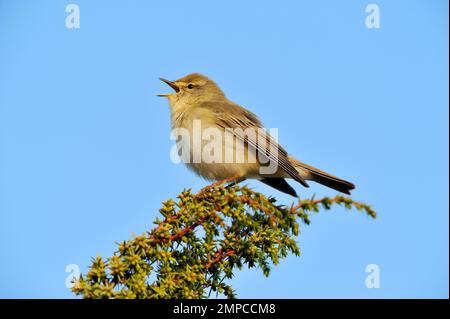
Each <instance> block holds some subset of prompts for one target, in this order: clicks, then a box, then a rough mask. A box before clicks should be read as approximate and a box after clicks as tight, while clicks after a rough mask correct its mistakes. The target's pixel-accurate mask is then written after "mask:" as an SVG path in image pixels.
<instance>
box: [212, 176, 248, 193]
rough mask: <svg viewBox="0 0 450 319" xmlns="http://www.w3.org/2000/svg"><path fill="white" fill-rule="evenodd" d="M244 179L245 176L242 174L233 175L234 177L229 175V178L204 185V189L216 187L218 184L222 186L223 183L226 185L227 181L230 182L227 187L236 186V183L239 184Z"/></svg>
mask: <svg viewBox="0 0 450 319" xmlns="http://www.w3.org/2000/svg"><path fill="white" fill-rule="evenodd" d="M242 181H245V178H244V177H242V176H232V177H229V178H226V179H223V180H220V181H217V182H214V183H212V184H210V185H208V186H206V187H204V188H203V190H206V189H210V188H215V187H217V186H221V185H224V184H227V183H229V184H228V185H226V187H232V186H234V185H236V184H239V183H240V182H242Z"/></svg>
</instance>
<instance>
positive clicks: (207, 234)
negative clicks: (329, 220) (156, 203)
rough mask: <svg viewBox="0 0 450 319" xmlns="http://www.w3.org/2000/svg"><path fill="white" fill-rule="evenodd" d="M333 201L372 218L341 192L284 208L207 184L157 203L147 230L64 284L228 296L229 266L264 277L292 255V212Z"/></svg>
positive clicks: (80, 288)
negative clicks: (157, 213)
mask: <svg viewBox="0 0 450 319" xmlns="http://www.w3.org/2000/svg"><path fill="white" fill-rule="evenodd" d="M333 204H338V205H343V206H344V207H345V208H347V209H350V208H351V207H355V208H356V209H357V210H359V211H364V212H365V213H366V214H368V215H369V216H371V217H373V218H375V217H376V214H375V212H374V211H373V210H372V209H371V208H370V206H368V205H366V204H363V203H359V202H355V201H353V200H352V199H351V198H349V197H344V196H336V197H334V198H328V197H325V198H322V199H319V200H315V199H305V200H300V201H299V202H298V204H296V205H295V206H291V207H286V206H282V205H281V206H280V205H277V204H276V200H275V199H274V198H267V197H265V196H264V195H262V194H260V193H257V192H254V191H252V190H251V189H249V188H248V187H246V186H242V187H241V186H238V185H235V186H224V185H223V184H217V183H216V184H213V185H210V186H208V187H206V188H204V189H202V190H201V191H200V192H198V193H197V194H192V193H191V191H190V190H186V191H184V192H182V193H181V194H180V195H179V196H178V201H177V202H175V201H173V200H171V199H170V200H168V201H166V202H164V203H163V207H162V208H161V209H160V213H161V215H162V217H163V218H162V219H157V220H156V221H155V224H156V225H157V226H156V228H155V229H153V230H151V231H149V232H146V233H144V234H142V235H140V236H135V237H134V238H133V239H131V240H128V241H124V242H123V243H120V244H119V249H118V251H117V252H116V253H115V254H114V256H112V257H111V258H109V259H106V260H104V259H102V258H101V257H96V258H95V259H93V261H92V265H91V266H90V269H89V271H88V272H87V274H86V275H84V276H81V277H80V278H79V279H78V280H77V281H75V285H74V286H73V288H72V290H73V292H75V293H76V294H77V295H81V296H83V297H84V298H206V297H208V295H209V294H210V293H211V292H215V293H220V294H224V295H225V296H226V297H228V298H234V297H235V292H234V291H233V289H232V287H231V286H230V285H228V284H227V283H226V279H229V278H232V277H233V272H234V271H235V269H236V268H238V269H241V268H242V266H244V265H247V266H248V267H250V268H252V267H259V268H260V269H262V271H263V273H264V275H265V276H268V275H269V273H270V269H271V268H270V267H271V265H277V264H278V263H279V261H280V259H281V258H284V257H286V256H287V255H288V254H289V253H292V254H294V255H297V256H298V255H300V250H299V248H298V246H297V243H296V241H295V238H296V236H297V235H298V233H299V222H298V221H297V218H298V219H299V220H300V221H301V222H303V223H305V224H309V218H308V215H309V212H318V211H319V209H320V208H323V209H326V210H328V209H330V208H331V206H332V205H333Z"/></svg>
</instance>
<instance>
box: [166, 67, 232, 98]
mask: <svg viewBox="0 0 450 319" xmlns="http://www.w3.org/2000/svg"><path fill="white" fill-rule="evenodd" d="M160 80H161V81H163V82H165V83H166V84H167V85H169V86H170V87H171V88H172V89H173V90H174V91H175V92H174V93H166V94H158V96H162V97H167V98H168V99H169V102H170V104H171V105H173V104H175V103H177V102H179V101H183V102H185V103H195V102H201V101H211V100H216V99H220V98H222V99H223V98H224V97H225V95H224V93H223V92H222V90H221V89H220V88H219V86H218V85H217V84H216V83H215V82H214V81H213V80H211V79H209V78H208V77H206V76H204V75H202V74H199V73H192V74H189V75H186V76H184V77H182V78H180V79H178V80H175V81H169V80H166V79H163V78H160Z"/></svg>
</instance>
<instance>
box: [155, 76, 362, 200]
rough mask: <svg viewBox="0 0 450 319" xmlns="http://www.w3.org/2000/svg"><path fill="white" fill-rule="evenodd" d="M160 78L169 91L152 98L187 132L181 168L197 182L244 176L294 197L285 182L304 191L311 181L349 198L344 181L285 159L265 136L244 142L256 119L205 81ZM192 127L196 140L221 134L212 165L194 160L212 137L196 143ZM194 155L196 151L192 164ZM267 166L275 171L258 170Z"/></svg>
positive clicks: (181, 149)
mask: <svg viewBox="0 0 450 319" xmlns="http://www.w3.org/2000/svg"><path fill="white" fill-rule="evenodd" d="M160 79H161V81H163V82H165V83H167V84H168V85H169V86H170V87H171V88H172V89H174V90H175V92H174V93H171V94H158V96H163V97H167V98H168V100H169V104H170V113H171V121H172V128H173V129H182V130H184V132H187V133H188V134H187V136H188V137H187V138H186V135H184V138H179V139H178V140H177V146H178V151H179V153H181V154H180V155H181V157H182V158H183V161H184V162H185V163H186V165H187V166H188V167H189V168H190V169H192V170H193V171H194V172H195V173H197V174H198V175H200V176H202V177H203V178H205V179H207V180H212V181H219V180H227V181H234V182H236V183H238V182H241V181H243V180H245V179H247V178H253V179H258V180H260V181H261V182H263V183H265V184H267V185H269V186H271V187H273V188H276V189H277V190H279V191H281V192H284V193H287V194H290V195H292V196H297V194H296V192H295V190H294V189H293V188H292V187H291V186H290V185H289V184H288V183H287V182H286V180H285V178H291V179H294V180H295V181H297V182H299V183H300V184H302V185H303V186H305V187H309V186H308V184H307V182H306V181H308V180H311V181H315V182H317V183H320V184H322V185H325V186H328V187H330V188H332V189H335V190H337V191H339V192H342V193H345V194H350V190H352V189H354V188H355V185H353V184H352V183H350V182H347V181H345V180H343V179H340V178H338V177H336V176H333V175H331V174H328V173H326V172H324V171H321V170H319V169H317V168H315V167H313V166H310V165H307V164H305V163H302V162H300V161H298V160H296V159H295V158H293V157H292V156H289V155H288V153H287V152H286V151H285V150H284V149H283V148H282V147H281V146H280V145H279V144H278V143H277V142H276V141H275V139H274V138H273V137H271V136H270V135H269V134H268V133H265V134H266V135H264V134H263V139H262V140H261V139H259V135H258V138H249V136H248V135H246V134H245V133H243V131H245V132H247V130H252V129H253V130H255V132H260V131H263V132H266V131H265V130H263V126H262V124H261V122H260V120H259V119H258V117H257V116H256V115H255V114H253V113H252V112H250V111H248V110H246V109H245V108H243V107H241V106H239V105H237V104H236V103H234V102H232V101H230V100H228V99H227V97H226V96H225V94H224V93H223V92H222V90H221V89H220V88H219V86H218V85H217V84H216V83H215V82H214V81H212V80H210V79H209V78H208V77H206V76H204V75H201V74H198V73H193V74H189V75H187V76H185V77H182V78H180V79H178V80H176V81H169V80H166V79H163V78H160ZM196 121H197V122H196ZM196 123H198V124H199V125H201V127H200V128H199V125H197V124H196ZM196 129H200V136H203V137H204V135H205V133H208V132H209V131H214V132H222V133H221V136H217V134H216V135H215V139H214V140H215V141H216V142H217V143H219V147H218V148H217V147H216V149H215V150H214V152H215V153H216V154H214V155H213V160H212V161H211V160H201V159H202V158H203V157H201V156H200V157H201V158H200V160H199V156H198V154H200V155H202V154H203V155H204V154H205V152H203V153H202V150H204V149H205V148H207V147H210V146H211V145H209V144H210V143H211V140H212V139H211V137H210V138H206V139H202V140H201V141H200V142H199V143H197V144H196V141H195V135H196V134H197V135H199V134H198V132H197V133H196V132H195V130H196ZM226 132H229V133H226ZM226 134H231V135H232V136H233V140H231V141H230V139H227V138H226ZM206 135H208V134H206ZM213 135H214V134H213ZM197 137H198V136H197ZM263 142H264V143H263ZM198 149H200V150H198ZM208 150H210V149H208ZM239 150H243V154H244V156H243V157H241V158H240V160H237V157H238V156H237V155H236V154H238V151H239ZM196 151H199V153H198V154H197V160H195V158H196V154H195V152H196ZM219 153H220V154H219ZM206 154H209V153H208V152H206ZM223 154H233V157H232V159H233V160H231V161H230V160H229V158H228V160H225V159H224V157H223V156H222V155H223ZM209 155H211V154H209ZM225 156H226V155H225ZM271 162H272V163H275V164H276V168H275V169H274V170H267V169H266V171H264V168H267V165H264V164H266V163H271Z"/></svg>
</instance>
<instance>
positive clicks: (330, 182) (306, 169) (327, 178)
mask: <svg viewBox="0 0 450 319" xmlns="http://www.w3.org/2000/svg"><path fill="white" fill-rule="evenodd" d="M289 160H290V161H291V162H292V164H293V165H294V167H295V168H296V169H297V170H298V171H299V173H300V174H301V175H302V176H304V178H305V179H306V180H312V181H314V182H317V183H319V184H322V185H324V186H327V187H330V188H332V189H334V190H337V191H338V192H341V193H344V194H348V195H350V191H351V190H352V189H354V188H355V185H354V184H353V183H350V182H348V181H346V180H343V179H341V178H338V177H336V176H333V175H331V174H329V173H327V172H324V171H321V170H320V169H318V168H315V167H313V166H311V165H308V164H305V163H302V162H300V161H298V160H296V159H294V158H292V157H290V158H289Z"/></svg>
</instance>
